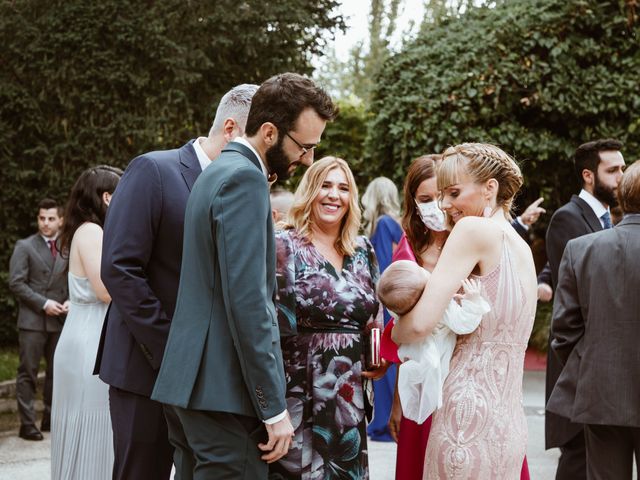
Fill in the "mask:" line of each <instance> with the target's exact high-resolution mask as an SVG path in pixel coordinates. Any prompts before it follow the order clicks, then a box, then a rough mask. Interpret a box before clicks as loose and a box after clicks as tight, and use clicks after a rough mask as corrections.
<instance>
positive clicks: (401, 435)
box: [381, 155, 448, 480]
mask: <svg viewBox="0 0 640 480" xmlns="http://www.w3.org/2000/svg"><path fill="white" fill-rule="evenodd" d="M440 158H441V156H440V155H423V156H421V157H418V158H416V159H415V160H414V161H413V162H412V163H411V166H410V167H409V170H408V172H407V178H406V180H405V184H404V215H403V217H402V228H403V229H404V232H405V233H404V235H403V236H402V238H401V239H400V242H399V243H398V247H397V249H396V252H395V254H394V256H393V260H394V261H395V260H411V261H414V262H416V263H418V265H420V266H421V267H423V268H424V269H426V270H428V271H429V272H430V271H432V270H433V268H434V267H435V265H436V262H437V261H438V257H439V256H440V252H441V250H442V246H443V245H444V242H445V241H446V239H447V236H448V231H447V230H446V227H445V225H444V214H443V213H442V212H441V211H440V210H439V209H438V207H437V199H438V188H437V180H436V166H437V163H438V162H439V161H440ZM423 217H424V220H423ZM390 325H392V324H390ZM381 355H382V356H383V357H384V358H385V359H386V360H388V361H392V362H396V363H399V359H398V355H397V347H396V345H395V344H394V343H393V342H391V339H390V328H387V329H386V330H385V335H383V339H382V345H381ZM430 427H431V417H429V418H428V419H427V420H426V421H425V422H424V423H422V424H420V425H418V424H417V423H415V422H413V421H411V420H409V419H406V418H404V417H403V416H402V408H401V406H400V399H399V398H398V395H397V392H396V395H395V396H394V402H393V407H392V410H391V416H390V418H389V429H390V431H391V434H392V435H393V437H394V438H395V439H396V441H397V442H398V451H397V452H398V453H397V457H396V479H397V480H419V479H422V469H423V466H424V454H425V450H426V445H427V439H428V438H429V429H430Z"/></svg>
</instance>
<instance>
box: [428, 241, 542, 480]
mask: <svg viewBox="0 0 640 480" xmlns="http://www.w3.org/2000/svg"><path fill="white" fill-rule="evenodd" d="M472 277H473V278H475V279H477V280H479V281H480V283H481V285H482V287H481V292H482V295H483V297H484V298H485V299H486V300H487V301H488V302H489V304H490V305H491V311H490V312H488V313H486V314H485V315H484V316H483V318H482V321H481V322H480V326H479V327H478V328H477V329H476V330H475V331H474V332H473V333H471V334H469V335H461V336H459V337H458V341H457V344H456V348H455V350H454V353H453V357H452V359H451V366H450V371H449V376H448V377H447V379H446V381H445V383H444V387H443V399H444V402H443V405H442V408H440V409H439V410H437V411H436V412H435V414H434V417H433V425H432V427H431V434H430V437H429V442H428V444H427V452H426V457H425V468H424V477H423V478H424V479H429V480H436V479H465V480H467V479H471V478H476V479H492V480H502V479H504V480H512V479H518V478H520V472H521V469H522V462H523V459H524V456H525V451H526V445H527V423H526V418H525V415H524V409H523V406H522V375H523V368H524V354H525V350H526V347H527V342H528V340H529V336H530V334H531V329H532V327H533V320H534V316H535V310H536V300H535V298H529V299H528V298H527V296H526V294H525V289H524V287H523V284H522V282H521V280H520V278H519V277H518V273H517V271H516V269H515V265H514V263H513V260H512V257H511V255H510V252H509V246H508V241H507V239H506V238H504V237H503V246H502V253H501V258H500V262H499V264H498V266H497V267H496V268H495V269H494V270H493V271H492V272H491V273H489V274H487V275H483V276H476V275H473V276H472Z"/></svg>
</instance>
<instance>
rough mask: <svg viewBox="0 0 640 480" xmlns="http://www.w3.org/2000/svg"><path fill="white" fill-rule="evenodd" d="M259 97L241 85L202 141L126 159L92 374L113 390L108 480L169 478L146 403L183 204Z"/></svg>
mask: <svg viewBox="0 0 640 480" xmlns="http://www.w3.org/2000/svg"><path fill="white" fill-rule="evenodd" d="M256 90H257V86H256V85H239V86H237V87H235V88H234V89H232V90H231V91H230V92H228V93H227V94H225V96H224V97H223V98H222V100H221V101H220V104H219V106H218V109H217V111H216V117H215V120H214V122H213V125H212V127H211V130H210V132H209V135H208V137H206V138H204V137H200V138H197V139H195V140H191V141H189V142H188V143H187V144H186V145H184V146H183V147H181V148H179V149H176V150H167V151H158V152H150V153H146V154H144V155H141V156H139V157H137V158H135V159H134V160H132V162H131V163H130V164H129V166H128V167H127V169H126V171H125V173H124V175H123V176H122V179H121V180H120V183H119V184H118V187H117V189H116V192H115V193H114V195H113V199H112V201H111V204H110V205H109V211H108V213H107V218H106V221H105V226H104V241H103V242H104V243H103V250H102V265H101V277H102V281H103V282H104V284H105V286H106V287H107V290H108V291H109V294H110V295H111V297H112V303H111V306H110V309H109V311H108V313H107V318H106V320H105V324H104V327H103V332H102V338H101V342H100V347H99V350H98V358H97V360H96V373H99V375H100V378H101V379H102V380H103V381H104V382H105V383H108V384H109V385H110V388H109V403H110V412H111V422H112V427H113V438H114V454H115V460H114V466H113V468H114V471H113V478H114V479H123V480H124V479H136V480H139V479H147V478H148V479H152V480H162V479H168V478H169V475H170V473H171V464H172V455H173V447H172V446H171V445H170V443H169V440H168V438H167V426H166V420H165V412H164V411H163V407H162V405H161V404H160V403H158V402H155V401H152V400H151V399H150V398H149V397H150V396H151V391H152V389H153V385H154V382H155V379H156V375H157V372H158V368H160V362H161V361H162V354H163V352H164V346H165V342H166V339H167V335H168V333H169V324H170V322H171V317H172V316H173V311H174V308H175V304H176V295H177V291H178V281H179V275H180V262H181V258H182V234H183V221H184V212H185V208H186V204H187V198H188V196H189V193H190V191H191V187H192V186H193V184H194V182H195V181H196V178H197V177H198V176H199V175H200V173H201V172H202V170H203V169H204V168H205V167H207V166H208V164H210V163H211V161H212V160H214V159H215V158H216V157H217V156H218V155H219V154H220V151H221V150H222V148H223V147H224V146H225V145H226V144H227V142H229V141H230V140H232V139H233V138H235V137H236V136H238V135H241V134H242V133H244V126H245V123H246V118H247V114H248V112H249V106H250V104H251V98H252V96H253V94H254V93H255V91H256ZM168 414H169V415H170V414H171V412H169V413H168Z"/></svg>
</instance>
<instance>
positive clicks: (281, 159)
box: [266, 135, 291, 180]
mask: <svg viewBox="0 0 640 480" xmlns="http://www.w3.org/2000/svg"><path fill="white" fill-rule="evenodd" d="M283 139H284V135H280V136H279V138H278V143H276V144H275V145H274V146H273V147H271V148H269V149H268V150H267V153H266V157H267V158H266V160H267V169H268V170H269V174H271V175H273V174H274V173H275V174H276V175H278V180H286V179H287V178H289V165H290V163H291V161H290V160H289V159H288V158H287V154H286V153H285V152H284V149H283V148H282V140H283Z"/></svg>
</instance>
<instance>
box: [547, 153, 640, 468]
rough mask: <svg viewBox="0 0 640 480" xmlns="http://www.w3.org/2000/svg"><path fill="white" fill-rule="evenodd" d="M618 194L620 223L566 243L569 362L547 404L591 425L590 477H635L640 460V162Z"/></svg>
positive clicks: (561, 336)
mask: <svg viewBox="0 0 640 480" xmlns="http://www.w3.org/2000/svg"><path fill="white" fill-rule="evenodd" d="M618 199H619V203H620V206H621V208H622V211H623V213H624V217H623V219H622V220H621V221H620V223H618V225H616V227H615V228H613V229H610V230H605V231H601V232H598V233H593V234H589V235H585V236H583V237H581V238H577V239H574V240H571V241H569V243H568V244H567V247H566V248H565V251H564V255H563V256H562V262H561V264H560V270H559V272H558V283H557V288H556V298H555V302H554V308H553V320H552V327H553V341H552V342H551V348H552V350H553V353H555V354H556V356H557V357H558V358H559V360H560V362H561V364H562V365H563V366H564V368H563V370H562V373H561V374H560V378H559V379H558V382H557V383H556V386H555V388H554V389H553V393H552V394H551V398H550V399H549V402H548V404H547V410H548V411H551V412H554V413H556V414H558V415H561V416H563V417H566V418H568V419H570V420H571V421H572V422H574V423H577V424H584V431H585V440H586V453H587V478H588V479H590V480H591V479H594V480H595V479H597V480H605V479H606V480H608V479H615V480H625V479H628V480H631V477H632V465H633V455H634V452H635V457H636V462H638V461H639V460H640V382H639V381H638V380H639V379H640V349H639V348H638V345H640V296H638V285H640V161H637V162H635V163H634V164H633V165H632V166H630V167H629V168H628V169H627V170H626V172H625V173H624V175H623V177H622V181H621V182H620V185H619V187H618Z"/></svg>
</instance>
